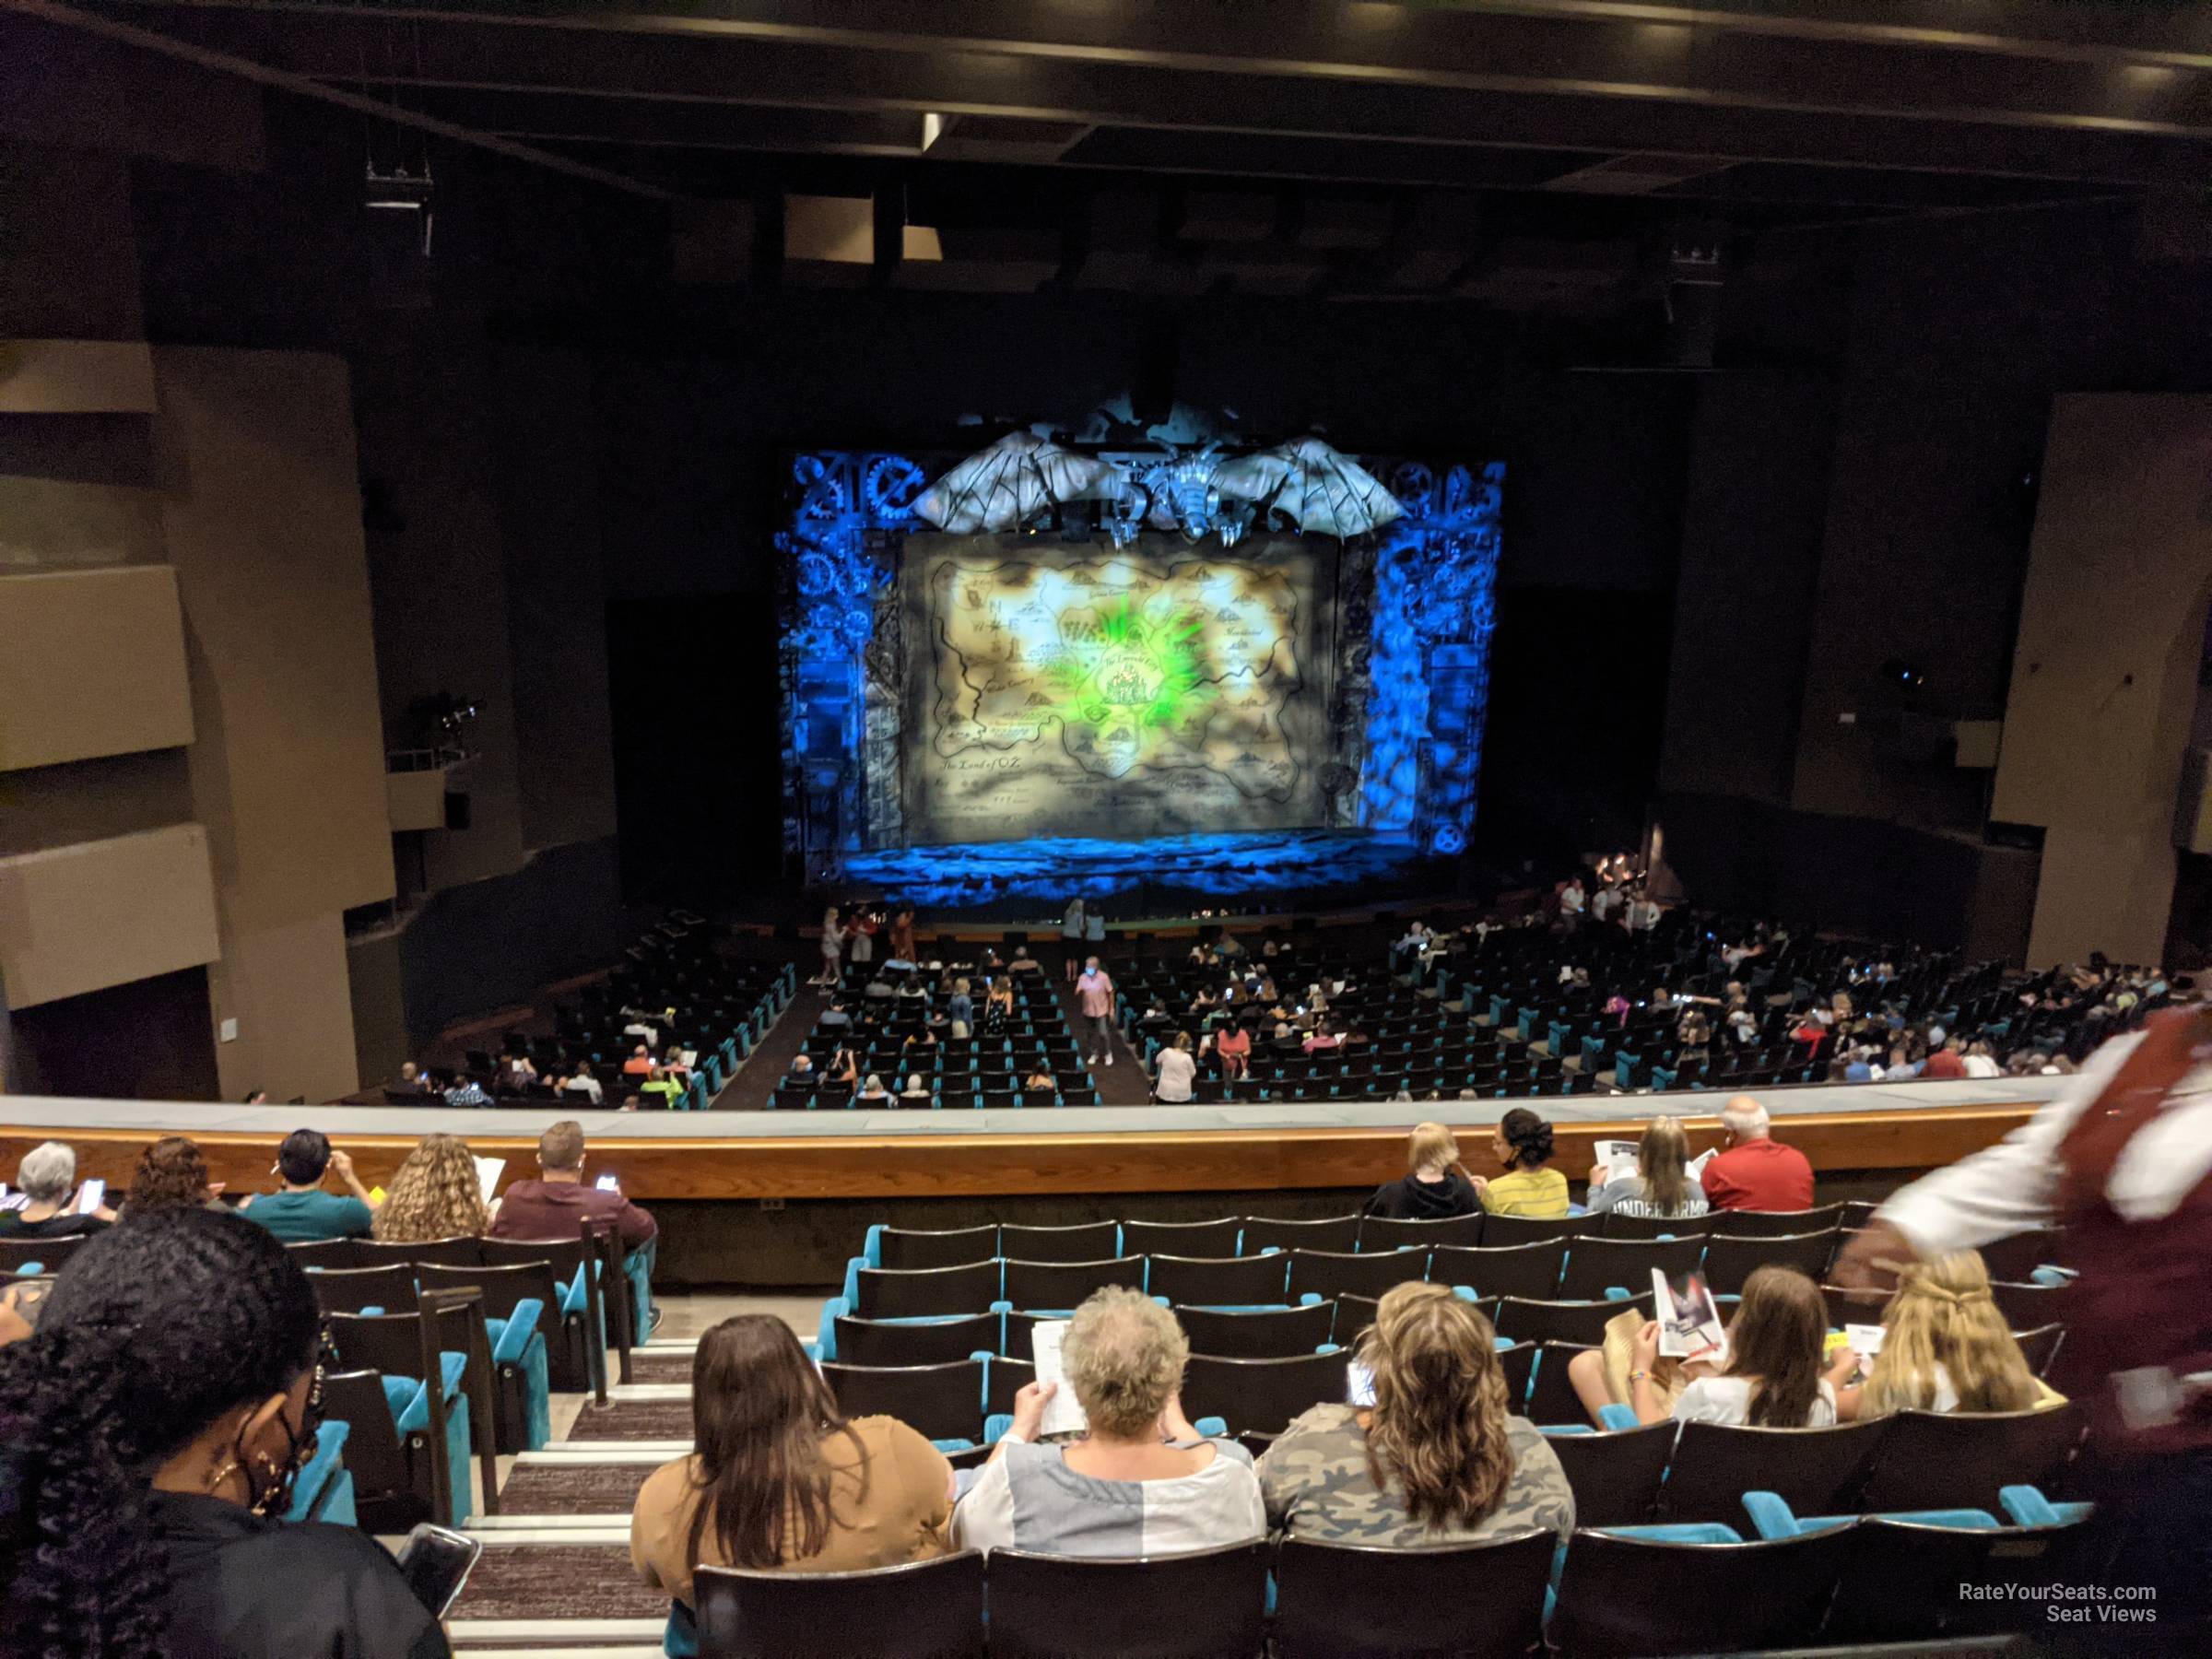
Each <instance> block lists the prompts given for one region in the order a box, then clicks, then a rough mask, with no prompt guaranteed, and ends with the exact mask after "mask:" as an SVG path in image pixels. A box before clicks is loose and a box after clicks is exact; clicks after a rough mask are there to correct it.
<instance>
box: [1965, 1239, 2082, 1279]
mask: <svg viewBox="0 0 2212 1659" xmlns="http://www.w3.org/2000/svg"><path fill="white" fill-rule="evenodd" d="M2065 1237H2066V1232H2065V1228H2063V1227H2031V1228H2030V1229H2029V1230H2027V1231H2026V1232H2017V1233H2014V1234H2013V1235H2012V1236H2011V1237H2010V1238H2008V1239H1998V1240H1995V1241H1993V1242H1991V1243H1987V1244H1984V1245H1983V1246H1982V1265H1983V1266H1984V1267H1986V1268H1988V1269H1989V1277H1991V1278H1993V1279H1994V1280H1997V1281H1999V1282H2001V1283H2007V1284H2026V1283H2027V1282H2028V1281H2029V1277H2030V1275H2031V1274H2033V1273H2034V1272H2035V1270H2036V1269H2037V1268H2038V1267H2041V1266H2042V1265H2045V1264H2046V1263H2052V1262H2056V1261H2058V1260H2060V1259H2061V1258H2062V1256H2063V1255H2064V1253H2065Z"/></svg>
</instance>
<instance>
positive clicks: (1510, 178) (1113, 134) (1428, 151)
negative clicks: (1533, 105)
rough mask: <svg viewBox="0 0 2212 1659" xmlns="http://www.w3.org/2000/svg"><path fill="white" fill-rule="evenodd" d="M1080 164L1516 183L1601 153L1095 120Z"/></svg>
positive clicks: (1569, 168) (1075, 157) (1075, 154)
mask: <svg viewBox="0 0 2212 1659" xmlns="http://www.w3.org/2000/svg"><path fill="white" fill-rule="evenodd" d="M1063 159H1065V160H1066V161H1067V162H1068V163H1069V164H1071V165H1074V166H1079V167H1120V168H1130V169H1141V170H1144V171H1171V172H1204V173H1230V174H1247V175H1250V176H1253V177H1266V176H1275V177H1282V178H1299V179H1345V180H1359V179H1371V180H1378V181H1384V182H1400V183H1420V184H1449V185H1460V186H1466V187H1469V188H1475V187H1482V186H1488V187H1489V188H1493V189H1519V188H1524V187H1526V186H1528V185H1532V184H1540V183H1542V182H1544V181H1545V180H1547V179H1550V178H1556V177H1557V176H1558V175H1559V174H1560V173H1565V172H1573V171H1576V170H1577V169H1579V168H1583V167H1587V166H1589V165H1590V164H1591V163H1592V162H1594V161H1602V160H1604V159H1606V158H1605V156H1604V154H1603V153H1601V152H1592V151H1588V150H1540V149H1488V148H1479V147H1474V146H1460V147H1439V146H1436V145H1429V144H1405V143H1395V142H1392V141H1390V140H1387V139H1377V138H1368V139H1354V138H1309V137H1297V136H1290V135H1283V134H1272V133H1208V132H1171V131H1165V130H1161V129H1159V128H1142V127H1101V128H1100V129H1099V130H1098V131H1096V132H1094V133H1092V134H1091V135H1089V136H1088V137H1087V138H1085V139H1083V140H1082V141H1081V142H1079V143H1078V144H1077V145H1076V146H1075V147H1073V148H1072V149H1070V150H1069V151H1068V152H1067V154H1066V156H1065V158H1063Z"/></svg>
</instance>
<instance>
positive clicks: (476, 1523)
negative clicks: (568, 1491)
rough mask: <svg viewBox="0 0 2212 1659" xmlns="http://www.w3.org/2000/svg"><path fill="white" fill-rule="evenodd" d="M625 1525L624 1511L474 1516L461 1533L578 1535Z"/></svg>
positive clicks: (493, 1541)
mask: <svg viewBox="0 0 2212 1659" xmlns="http://www.w3.org/2000/svg"><path fill="white" fill-rule="evenodd" d="M628 1526H629V1511H627V1510H625V1511H624V1512H622V1513H620V1514H605V1515H551V1514H547V1515H514V1514H510V1515H478V1516H477V1518H476V1519H475V1520H473V1521H471V1522H470V1523H469V1524H467V1525H466V1526H465V1527H463V1528H462V1529H461V1530H462V1531H463V1532H465V1533H480V1534H486V1535H487V1536H486V1537H485V1540H484V1541H485V1542H486V1543H487V1544H496V1543H498V1542H500V1540H499V1539H498V1538H495V1537H491V1536H488V1535H489V1534H493V1533H510V1532H548V1531H568V1530H571V1529H574V1530H577V1531H581V1532H589V1531H592V1530H594V1529H597V1530H598V1531H601V1532H606V1531H608V1530H610V1529H612V1528H616V1527H622V1528H627V1527H628Z"/></svg>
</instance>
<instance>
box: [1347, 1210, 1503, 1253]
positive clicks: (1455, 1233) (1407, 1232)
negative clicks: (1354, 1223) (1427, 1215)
mask: <svg viewBox="0 0 2212 1659" xmlns="http://www.w3.org/2000/svg"><path fill="white" fill-rule="evenodd" d="M1482 1224H1483V1214H1482V1212H1481V1211H1480V1210H1477V1211H1476V1212H1475V1213H1474V1214H1473V1215H1471V1216H1451V1217H1447V1218H1443V1219H1441V1220H1436V1221H1397V1220H1394V1219H1392V1218H1390V1217H1388V1216H1362V1217H1361V1218H1359V1248H1360V1249H1361V1250H1406V1249H1417V1250H1430V1249H1433V1248H1434V1247H1435V1246H1437V1245H1439V1244H1460V1245H1466V1246H1473V1245H1477V1244H1480V1243H1481V1242H1482Z"/></svg>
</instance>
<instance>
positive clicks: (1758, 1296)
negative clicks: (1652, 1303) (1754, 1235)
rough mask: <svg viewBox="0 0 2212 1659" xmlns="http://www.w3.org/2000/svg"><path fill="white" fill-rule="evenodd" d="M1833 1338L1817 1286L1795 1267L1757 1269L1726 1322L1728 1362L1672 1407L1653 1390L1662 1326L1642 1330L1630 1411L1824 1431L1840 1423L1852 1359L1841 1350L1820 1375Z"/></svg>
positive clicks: (1644, 1416)
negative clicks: (1840, 1379) (1843, 1382)
mask: <svg viewBox="0 0 2212 1659" xmlns="http://www.w3.org/2000/svg"><path fill="white" fill-rule="evenodd" d="M1827 1340H1828V1304H1827V1303H1826V1302H1825V1301H1823V1300H1821V1297H1820V1287H1819V1286H1818V1285H1816V1284H1814V1283H1813V1281H1812V1280H1811V1279H1809V1278H1807V1277H1806V1276H1805V1275H1804V1274H1802V1273H1799V1272H1798V1271H1797V1270H1796V1269H1795V1268H1794V1267H1778V1266H1771V1265H1770V1266H1766V1267H1755V1268H1753V1269H1752V1270H1751V1276H1750V1277H1748V1278H1747V1279H1745V1280H1744V1294H1743V1300H1741V1301H1739V1302H1738V1303H1737V1304H1736V1308H1735V1318H1734V1319H1732V1320H1730V1321H1729V1322H1728V1359H1727V1363H1726V1365H1725V1367H1724V1369H1723V1370H1722V1371H1720V1373H1719V1374H1718V1375H1714V1376H1702V1377H1698V1378H1696V1379H1694V1380H1693V1381H1691V1382H1689V1383H1688V1386H1687V1387H1685V1388H1684V1389H1683V1390H1682V1392H1681V1394H1679V1395H1678V1396H1677V1398H1676V1400H1675V1403H1674V1405H1673V1406H1672V1408H1671V1409H1670V1408H1669V1407H1668V1406H1666V1405H1665V1402H1664V1401H1662V1400H1661V1399H1660V1397H1659V1395H1658V1393H1657V1391H1656V1389H1655V1388H1654V1387H1653V1381H1652V1368H1653V1366H1654V1365H1655V1364H1657V1362H1658V1359H1659V1324H1658V1321H1656V1320H1647V1321H1646V1322H1645V1323H1644V1325H1643V1328H1642V1329H1641V1330H1640V1331H1639V1332H1637V1334H1636V1342H1635V1348H1634V1354H1633V1359H1634V1364H1633V1368H1632V1369H1631V1370H1630V1372H1629V1405H1630V1408H1631V1409H1633V1410H1634V1411H1635V1413H1636V1418H1637V1421H1639V1422H1643V1423H1657V1422H1664V1421H1665V1419H1666V1418H1669V1417H1672V1418H1674V1419H1675V1420H1676V1421H1677V1422H1678V1423H1724V1424H1748V1425H1749V1426H1751V1427H1752V1428H1755V1429H1823V1428H1827V1427H1829V1426H1830V1425H1831V1424H1833V1423H1834V1422H1835V1420H1836V1389H1835V1377H1836V1376H1847V1375H1849V1374H1850V1369H1851V1367H1852V1365H1853V1362H1854V1360H1855V1356H1854V1355H1853V1353H1852V1352H1851V1350H1850V1349H1848V1348H1845V1349H1843V1350H1841V1356H1840V1358H1839V1359H1837V1360H1836V1362H1835V1364H1834V1366H1833V1367H1832V1368H1831V1369H1832V1371H1833V1372H1834V1375H1833V1376H1824V1375H1822V1374H1821V1351H1822V1347H1823V1346H1824V1345H1825V1343H1826V1342H1827Z"/></svg>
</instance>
